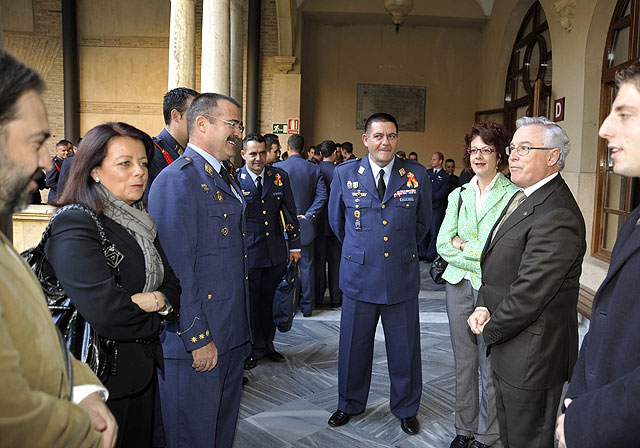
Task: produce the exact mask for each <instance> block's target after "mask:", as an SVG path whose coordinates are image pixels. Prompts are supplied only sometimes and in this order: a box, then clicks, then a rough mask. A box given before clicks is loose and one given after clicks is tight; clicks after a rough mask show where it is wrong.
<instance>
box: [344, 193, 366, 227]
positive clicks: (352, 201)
mask: <svg viewBox="0 0 640 448" xmlns="http://www.w3.org/2000/svg"><path fill="white" fill-rule="evenodd" d="M345 205H346V207H347V209H346V212H345V213H346V216H345V218H346V219H345V226H352V227H353V228H355V229H356V230H371V213H372V210H371V198H369V197H366V196H365V197H352V198H346V199H345Z"/></svg>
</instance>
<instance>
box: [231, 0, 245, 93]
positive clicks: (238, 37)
mask: <svg viewBox="0 0 640 448" xmlns="http://www.w3.org/2000/svg"><path fill="white" fill-rule="evenodd" d="M244 3H245V2H244V0H231V71H230V79H231V96H232V97H233V98H235V100H236V101H238V102H239V103H240V104H242V77H243V76H242V75H243V67H242V59H243V56H244Z"/></svg>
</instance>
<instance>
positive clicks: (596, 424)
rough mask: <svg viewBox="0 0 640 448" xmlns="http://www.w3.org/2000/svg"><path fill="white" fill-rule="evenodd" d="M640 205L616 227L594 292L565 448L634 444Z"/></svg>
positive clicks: (639, 363) (572, 388)
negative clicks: (607, 260) (608, 259)
mask: <svg viewBox="0 0 640 448" xmlns="http://www.w3.org/2000/svg"><path fill="white" fill-rule="evenodd" d="M638 217H640V207H639V208H636V209H635V210H633V212H631V214H630V215H629V217H628V218H627V220H626V221H625V223H624V224H623V226H622V229H620V233H619V234H618V239H617V240H616V244H615V246H614V248H613V252H612V253H611V264H610V265H609V272H607V276H606V277H605V279H604V281H603V282H602V285H600V288H599V289H598V292H596V295H595V297H594V299H593V309H592V310H591V323H590V325H589V332H588V333H587V335H586V336H585V338H584V341H583V342H582V347H581V348H580V354H579V356H578V361H577V363H576V366H575V368H574V369H573V376H572V377H571V383H570V384H569V389H568V390H567V395H566V396H567V397H568V398H572V399H573V403H571V405H569V407H568V408H567V411H566V416H565V421H564V433H565V438H566V441H567V446H568V447H569V448H574V447H581V448H595V447H601V446H605V445H606V446H616V447H618V446H637V445H638V430H637V428H638V423H639V422H640V400H639V399H638V398H639V397H640V331H639V325H638V322H639V321H640V294H639V293H638V283H637V282H638V274H639V273H640V226H638V227H636V226H635V223H636V222H637V220H638Z"/></svg>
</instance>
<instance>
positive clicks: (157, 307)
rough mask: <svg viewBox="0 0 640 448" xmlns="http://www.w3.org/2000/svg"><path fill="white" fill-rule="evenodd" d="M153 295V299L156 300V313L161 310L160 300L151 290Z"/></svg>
mask: <svg viewBox="0 0 640 448" xmlns="http://www.w3.org/2000/svg"><path fill="white" fill-rule="evenodd" d="M151 295H152V296H153V300H155V301H156V313H157V312H158V311H160V302H158V298H157V297H156V293H155V292H153V291H151Z"/></svg>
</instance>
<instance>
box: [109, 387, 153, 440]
mask: <svg viewBox="0 0 640 448" xmlns="http://www.w3.org/2000/svg"><path fill="white" fill-rule="evenodd" d="M156 387H157V383H156V381H155V380H152V381H150V382H149V384H147V386H146V387H145V388H144V389H142V390H141V391H138V392H137V393H135V394H133V395H128V396H126V397H122V398H116V399H113V400H112V399H109V400H107V407H108V408H109V410H110V411H111V413H112V414H113V416H114V417H115V418H116V422H118V439H117V442H116V447H118V448H119V447H123V448H126V447H130V446H135V447H141V448H142V447H150V446H151V436H152V433H153V402H154V398H155V397H156V396H157V389H156Z"/></svg>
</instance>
